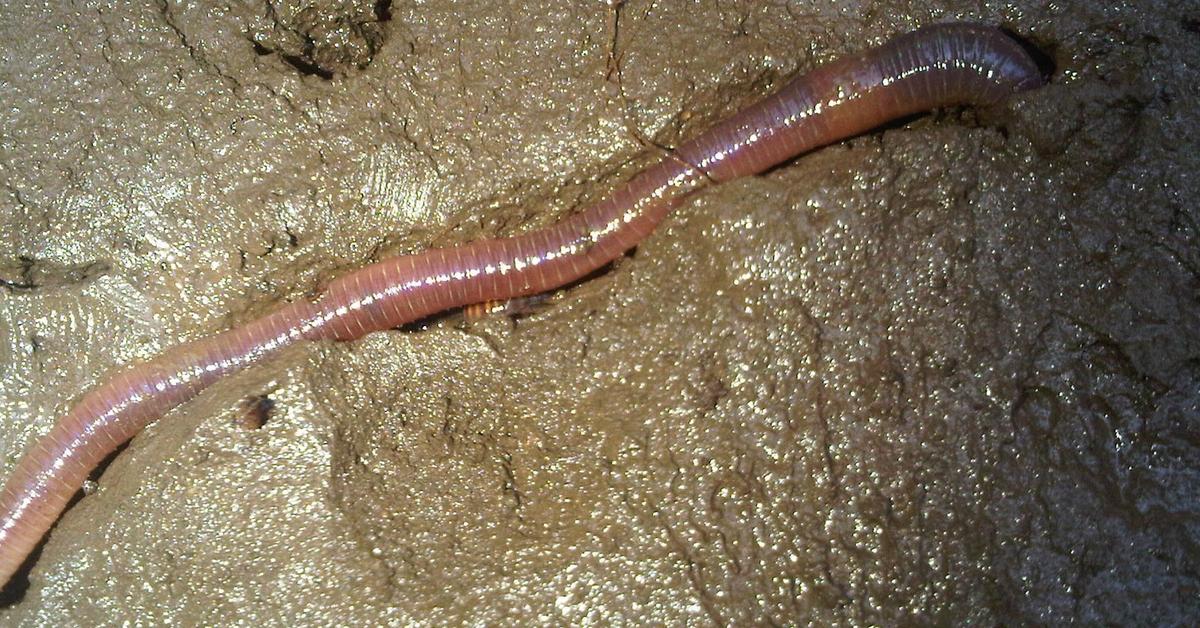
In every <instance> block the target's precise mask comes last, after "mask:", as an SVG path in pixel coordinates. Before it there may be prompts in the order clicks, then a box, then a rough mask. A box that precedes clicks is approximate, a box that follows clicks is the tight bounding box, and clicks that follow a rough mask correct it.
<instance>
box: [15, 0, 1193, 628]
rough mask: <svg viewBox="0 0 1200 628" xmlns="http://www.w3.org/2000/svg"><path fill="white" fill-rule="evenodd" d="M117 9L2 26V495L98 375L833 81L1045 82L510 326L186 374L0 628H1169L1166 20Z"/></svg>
mask: <svg viewBox="0 0 1200 628" xmlns="http://www.w3.org/2000/svg"><path fill="white" fill-rule="evenodd" d="M145 4H146V6H143V3H137V2H131V3H127V4H116V5H114V4H111V3H90V2H85V3H76V4H74V5H72V6H71V8H53V9H37V8H28V7H16V6H9V5H7V4H6V5H5V6H4V7H3V8H0V42H2V43H0V57H2V58H3V63H0V104H2V105H3V107H0V221H2V222H0V232H2V233H3V234H4V237H3V238H0V279H2V280H3V281H4V284H3V286H4V287H3V290H0V417H2V419H3V421H2V423H0V452H2V455H3V458H2V459H0V470H2V471H3V472H4V473H5V474H7V472H8V470H9V469H11V467H12V465H13V464H14V461H15V460H16V458H17V456H18V455H19V454H21V453H22V452H23V451H24V450H25V448H26V447H27V446H28V444H29V443H30V442H31V440H32V439H33V438H34V437H35V435H37V434H40V433H43V432H44V431H45V430H47V429H48V426H49V425H50V424H51V423H52V422H53V421H54V420H55V419H56V417H58V416H60V415H61V414H63V413H64V412H65V410H66V409H67V408H68V407H69V405H70V403H71V400H72V399H74V398H76V397H77V396H78V395H79V394H80V393H81V392H82V391H83V390H85V389H86V388H87V387H88V386H90V385H93V384H95V383H96V382H98V381H100V380H102V379H103V378H104V377H105V376H106V374H108V373H111V372H112V370H113V369H114V368H116V367H117V366H119V365H121V364H125V363H127V362H129V361H132V360H138V359H142V358H146V357H149V356H151V355H153V354H155V353H157V352H159V351H161V350H163V349H164V348H166V347H169V346H171V345H173V344H175V343H178V342H180V341H183V340H186V339H192V338H196V337H200V336H203V335H206V334H209V333H212V332H213V331H215V330H219V329H223V328H225V327H227V326H229V325H231V324H234V323H237V322H239V321H244V320H247V319H249V318H251V317H253V316H255V315H257V314H261V313H262V312H265V311H267V310H268V309H269V308H270V307H272V305H273V304H277V303H279V302H281V301H283V300H287V299H292V298H300V297H303V295H306V294H309V293H310V292H311V291H313V290H314V289H315V288H316V287H317V286H319V285H321V283H322V282H323V281H327V280H328V279H329V278H331V277H335V276H337V275H338V274H339V273H342V272H345V270H346V269H350V268H354V267H357V266H361V265H363V264H365V263H367V262H369V261H372V260H375V259H378V258H380V257H383V256H387V255H391V254H395V253H402V252H408V251H416V250H421V249H423V248H426V247H428V246H431V245H450V244H455V243H459V242H464V241H467V240H471V239H473V238H477V237H481V236H486V235H498V234H500V235H504V234H513V233H518V232H521V231H524V230H528V229H533V228H536V227H538V226H541V225H545V224H548V223H550V222H552V221H553V220H555V219H556V218H558V217H561V216H563V215H566V214H569V213H570V212H572V211H575V210H577V209H578V208H579V207H581V206H583V205H585V204H586V203H588V202H590V201H593V200H595V199H598V198H600V197H602V196H603V195H604V194H605V193H606V192H607V191H608V190H610V189H612V188H613V187H614V186H616V185H617V184H618V183H619V182H621V181H623V180H625V179H626V178H628V177H629V176H630V174H631V173H633V172H635V171H636V170H637V169H638V168H639V167H641V166H643V165H644V164H646V163H647V162H648V161H649V160H651V159H653V158H654V156H655V155H656V154H657V153H658V151H659V150H660V149H659V148H656V146H670V145H672V144H675V143H677V142H678V141H679V139H680V138H681V137H686V136H687V135H689V134H691V133H695V132H696V131H698V130H700V129H702V128H704V127H705V126H706V125H708V124H710V123H711V122H712V121H714V120H717V119H719V118H720V117H721V116H723V115H726V114H728V113H730V112H732V111H735V110H736V109H737V108H738V107H739V106H742V105H744V104H747V103H749V102H752V101H753V100H754V99H755V98H756V97H758V96H760V95H762V94H764V93H766V92H768V91H770V90H771V89H772V87H774V86H778V85H779V84H780V83H781V82H782V81H784V80H785V79H786V78H788V77H790V76H792V75H794V74H795V73H796V72H798V71H802V70H804V69H806V68H810V67H812V66H813V65H814V64H816V63H818V62H820V61H822V60H827V59H832V58H835V57H839V56H842V55H846V54H853V53H854V52H855V51H858V50H861V49H863V48H864V47H866V46H868V45H871V44H873V43H878V42H881V41H883V40H885V39H887V38H888V37H890V36H892V35H894V34H897V33H901V32H906V31H909V30H912V29H913V28H915V27H917V26H920V25H923V24H927V23H931V22H937V21H948V20H953V19H971V20H982V21H986V22H991V23H999V24H1002V25H1004V26H1005V27H1007V28H1009V29H1011V30H1012V31H1014V32H1016V33H1019V34H1020V35H1022V36H1023V37H1025V38H1027V39H1028V40H1029V42H1031V43H1033V44H1034V45H1036V46H1038V47H1040V48H1041V49H1042V50H1044V51H1045V53H1046V55H1047V57H1048V58H1049V60H1051V61H1052V62H1053V63H1054V65H1055V70H1054V73H1053V76H1052V83H1051V85H1050V86H1048V87H1046V88H1044V89H1042V90H1040V91H1037V92H1034V93H1030V94H1028V95H1025V96H1023V97H1021V98H1019V99H1016V100H1014V101H1013V102H1011V103H1009V104H1008V105H1006V106H1003V107H1000V108H997V109H994V110H990V111H983V112H977V111H949V112H941V113H938V114H935V115H931V116H924V117H920V118H917V119H915V120H911V121H908V122H907V123H904V124H896V125H892V126H891V127H889V128H887V129H885V130H880V131H877V132H874V133H870V134H868V135H866V136H863V137H860V138H857V139H854V140H852V141H849V142H845V143H842V144H839V145H837V146H834V147H830V148H827V149H824V150H820V151H816V152H814V153H811V154H809V155H807V156H804V157H802V158H800V159H797V160H795V161H794V162H792V163H790V164H788V165H786V166H784V167H781V168H778V169H776V170H774V171H772V172H771V173H769V174H768V175H766V176H763V177H758V178H753V179H750V180H743V181H738V182H734V183H731V184H727V185H723V186H720V187H716V188H713V189H710V190H708V191H705V192H703V193H701V194H700V195H698V196H697V197H696V198H695V200H694V201H693V202H691V203H690V204H688V205H687V206H685V207H684V208H683V209H682V210H680V211H679V212H678V213H677V214H676V215H674V216H672V217H671V218H669V219H668V220H667V222H666V223H665V224H664V225H663V226H662V227H661V228H660V229H659V230H658V231H657V232H656V233H654V234H653V235H652V236H651V237H650V238H649V239H648V240H646V241H645V242H644V243H643V245H641V246H639V247H638V248H637V249H636V251H635V252H633V253H632V254H631V255H629V256H627V257H625V258H623V259H621V260H620V261H619V262H618V263H617V264H615V265H614V267H612V268H611V269H609V270H608V271H607V272H605V273H603V274H601V275H599V276H597V277H594V278H592V279H590V280H588V281H585V282H582V283H580V284H579V285H576V286H573V287H571V288H569V289H566V290H563V291H560V292H558V293H556V294H554V295H553V296H552V297H551V298H550V299H549V300H548V301H547V302H545V303H543V304H541V305H540V307H538V308H536V309H533V310H532V311H523V312H519V313H512V314H499V315H493V316H490V317H485V318H483V319H478V320H475V319H473V320H464V319H462V318H461V317H456V316H447V317H442V318H439V319H436V320H432V321H428V322H427V323H426V324H424V325H419V326H414V328H412V329H406V330H403V331H393V332H384V333H377V334H374V335H371V336H369V337H367V338H365V339H363V340H360V341H356V342H349V343H344V344H333V343H330V344H318V345H312V346H305V347H300V348H297V349H295V350H292V351H290V352H289V353H287V354H286V355H284V356H282V358H281V359H278V360H275V361H273V362H271V363H270V364H266V365H263V366H261V367H258V368H254V369H252V370H250V371H248V372H245V373H242V374H239V375H237V376H235V377H233V378H231V379H229V380H228V381H224V382H221V383H219V384H218V385H216V386H215V387H214V388H213V389H211V390H209V391H207V392H205V393H204V394H202V395H201V396H200V397H199V398H198V399H197V400H195V401H194V402H192V403H189V404H186V405H185V406H183V407H181V408H178V409H176V410H175V411H172V412H171V413H169V414H168V415H167V416H166V417H165V418H164V420H162V421H161V422H160V423H158V424H156V425H154V426H152V427H151V428H150V429H148V430H146V431H145V432H144V433H143V434H141V435H140V436H138V437H137V438H135V439H134V440H133V441H132V444H131V445H130V446H129V447H128V448H127V449H125V450H124V451H123V452H121V453H120V454H119V455H118V456H116V457H115V459H113V461H112V462H111V464H110V465H109V466H107V468H106V469H105V470H104V472H103V474H102V475H100V476H99V477H98V488H95V487H93V488H94V490H89V494H88V495H87V496H86V497H84V498H83V499H82V500H80V501H79V502H78V503H77V504H76V505H75V506H74V507H73V508H72V509H71V510H70V511H69V512H68V513H67V514H66V515H65V516H64V518H63V519H62V520H61V522H60V524H59V525H58V526H57V527H56V528H55V529H54V531H53V532H52V534H51V535H50V538H49V541H48V542H47V543H46V544H45V546H44V550H43V551H42V552H41V553H40V555H39V556H37V558H36V561H34V562H33V563H32V570H31V571H30V572H28V573H26V574H24V575H22V577H21V578H20V579H19V581H18V582H17V584H16V586H15V587H13V588H10V590H9V596H10V598H12V597H16V598H17V601H16V602H10V605H9V606H8V607H7V609H5V610H4V611H3V614H2V615H0V621H2V622H4V623H11V624H23V625H39V624H42V625H50V624H56V625H62V624H83V625H87V624H96V623H110V622H111V623H118V622H121V621H126V620H129V621H133V620H137V621H142V622H145V623H147V624H162V623H177V624H199V623H204V624H219V623H227V622H230V621H234V620H238V619H240V620H242V621H244V622H246V623H266V624H273V623H279V622H282V621H285V620H286V621H289V623H302V624H325V623H371V622H380V621H389V622H395V623H400V622H405V623H407V622H418V621H420V622H428V623H431V624H445V623H459V622H472V623H489V624H490V623H509V622H512V623H519V624H531V623H533V624H557V623H570V624H580V623H598V624H608V623H612V622H637V623H663V624H672V625H678V624H695V625H704V624H709V623H736V624H740V625H745V624H749V623H758V622H764V623H767V622H771V623H808V622H814V621H815V622H821V623H826V622H831V623H854V624H867V623H883V624H894V623H908V622H916V623H928V622H935V623H958V622H964V621H974V622H978V623H983V624H993V623H1001V622H1002V623H1023V622H1039V623H1058V622H1060V621H1063V620H1069V619H1075V620H1078V621H1082V622H1085V623H1089V624H1091V623H1106V622H1111V623H1120V624H1129V623H1135V624H1136V623H1144V622H1150V621H1154V622H1156V623H1157V622H1161V623H1163V624H1193V625H1194V624H1195V623H1196V622H1198V621H1200V603H1198V602H1197V600H1198V599H1200V574H1198V565H1200V546H1198V543H1200V428H1198V427H1197V426H1198V425H1200V423H1198V421H1200V307H1198V305H1200V304H1198V303H1197V301H1198V300H1200V298H1198V295H1200V233H1198V229H1200V209H1198V208H1197V203H1196V202H1195V200H1194V199H1195V198H1196V197H1197V196H1198V195H1200V183H1198V179H1197V176H1196V172H1197V171H1198V170H1200V157H1198V155H1200V152H1198V151H1197V146H1198V141H1197V140H1198V137H1197V135H1198V132H1200V125H1198V124H1197V112H1200V98H1198V93H1197V85H1198V84H1200V68H1198V65H1200V55H1198V54H1197V52H1198V50H1200V10H1197V8H1196V7H1195V5H1187V6H1184V5H1182V4H1179V3H1171V2H1153V1H1142V2H1125V3H1097V2H1092V1H1090V0H1070V1H1067V2H1059V3H1043V2H1036V1H1032V0H1029V1H1026V0H1014V1H1012V2H1005V3H1000V2H987V3H980V2H967V1H962V2H955V1H946V2H928V1H920V2H918V1H915V0H913V1H905V0H887V1H871V0H858V1H853V0H850V1H845V2H837V1H833V0H817V1H814V2H787V3H784V2H772V3H750V2H746V3H733V2H700V3H691V2H655V3H647V2H633V1H631V2H625V3H620V4H619V7H617V8H613V7H611V6H609V5H607V4H606V3H601V2H592V3H576V2H562V3H557V4H556V3H529V2H512V3H508V4H504V3H471V2H435V3H427V2H417V3H412V2H393V3H388V2H371V1H361V2H355V1H353V0H344V1H342V2H336V1H330V2H312V3H304V2H276V3H274V4H273V8H268V6H267V5H265V4H264V3H261V2H247V3H232V4H231V5H228V6H227V5H223V4H220V3H217V5H219V6H217V5H214V6H213V7H209V6H205V7H199V6H194V5H192V4H185V3H180V2H177V1H176V0H166V1H160V2H157V3H145ZM1101 5H1109V6H1101ZM247 400H251V401H249V402H248V401H247ZM248 403H249V405H247V404H248ZM248 415H250V418H251V419H252V420H251V421H249V422H250V423H254V422H255V421H258V420H265V423H263V424H262V425H261V427H259V428H258V429H254V426H253V425H251V426H249V427H247V416H248Z"/></svg>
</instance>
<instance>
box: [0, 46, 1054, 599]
mask: <svg viewBox="0 0 1200 628" xmlns="http://www.w3.org/2000/svg"><path fill="white" fill-rule="evenodd" d="M1040 84H1041V75H1040V73H1039V72H1038V69H1037V66H1036V64H1035V63H1034V62H1033V60H1032V59H1031V58H1030V57H1029V55H1028V54H1027V53H1026V52H1025V51H1024V50H1023V49H1022V48H1021V46H1019V45H1018V44H1017V43H1016V42H1015V41H1013V40H1012V39H1011V38H1009V37H1008V36H1006V35H1005V34H1004V33H1002V32H1001V31H999V30H997V29H995V28H991V27H987V26H981V25H974V24H944V25H937V26H930V27H926V28H923V29H920V30H918V31H915V32H913V33H910V34H908V35H904V36H901V37H898V38H896V39H894V40H892V41H891V42H889V43H887V44H885V45H883V46H880V47H878V48H874V49H872V50H869V51H867V52H865V53H863V54H862V55H860V56H857V57H850V58H845V59H840V60H838V61H834V62H832V63H829V64H827V65H824V66H821V67H819V68H817V69H815V70H813V71H812V72H810V73H808V74H806V75H804V76H801V77H799V78H796V79H794V80H793V81H791V82H790V83H788V84H787V85H786V86H785V87H784V88H783V89H781V90H780V91H779V92H778V93H776V94H774V95H772V96H768V97H767V98H765V99H764V100H762V101H760V102H758V103H757V104H755V105H752V106H751V107H749V108H747V109H745V110H743V111H741V112H740V113H738V114H736V115H734V116H733V117H731V118H729V119H727V120H725V121H724V122H722V123H720V124H718V125H717V126H715V127H713V128H712V129H710V130H708V131H707V132H705V133H703V134H701V135H700V136H699V137H696V138H695V139H692V140H691V141H688V142H687V143H685V144H683V145H682V146H680V147H679V148H678V149H677V150H676V151H675V152H674V153H673V154H672V155H669V156H667V157H665V158H663V159H662V160H661V161H660V162H659V163H657V164H655V165H653V166H650V167H649V168H647V169H646V170H644V171H642V172H641V173H639V174H638V175H636V176H635V177H634V178H633V179H632V180H631V181H630V182H629V183H628V184H626V185H625V186H624V187H622V188H620V189H618V190H616V191H615V192H613V193H612V195H610V196H609V197H608V198H606V199H605V200H603V201H601V202H599V203H597V204H596V205H594V206H592V207H591V208H589V209H587V210H586V211H583V212H580V213H578V214H576V215H574V216H571V217H569V218H567V219H564V220H562V221H560V222H558V223H556V224H553V225H551V226H549V227H546V228H545V229H541V230H538V231H533V232H530V233H525V234H521V235H517V236H513V237H508V238H498V239H489V240H480V241H477V242H472V243H469V244H465V245H462V246H457V247H454V248H448V249H432V250H428V251H425V252H422V253H418V254H415V255H406V256H402V257H395V258H391V259H386V260H383V261H381V262H378V263H375V264H371V265H369V266H367V267H365V268H362V269H360V270H358V271H355V272H353V273H350V274H349V275H346V276H344V277H342V278H340V279H338V280H336V281H334V282H333V283H331V284H330V285H329V287H328V289H327V291H326V292H325V293H324V294H323V295H322V296H321V298H319V299H318V300H316V301H315V302H313V301H301V302H297V303H291V304H288V305H285V306H283V307H281V308H280V309H278V310H276V311H275V312H273V313H272V314H269V315H267V316H264V317H262V318H260V319H258V320H255V321H252V322H250V323H247V324H246V325H243V326H241V327H237V328H234V329H230V330H227V331H224V332H221V333H219V334H217V335H215V336H212V337H210V338H206V339H202V340H197V341H193V342H188V343H185V344H182V345H179V346H177V347H174V348H172V349H170V350H169V351H166V352H165V353H163V354H162V355H161V356H158V357H157V358H155V359H153V360H151V361H148V362H144V363H140V364H135V365H132V366H130V367H129V368H127V369H125V370H124V371H122V372H120V373H119V374H117V375H116V376H115V377H114V378H113V379H111V380H109V381H107V382H105V383H104V384H102V385H100V386H98V387H97V388H95V389H93V390H91V391H90V392H88V393H87V394H85V395H84V396H83V397H82V399H80V401H79V403H78V404H76V405H75V406H74V407H73V408H72V409H71V411H70V412H69V413H68V414H67V415H66V416H65V417H63V418H62V419H61V420H60V421H59V422H58V423H57V424H56V425H55V426H54V427H53V428H52V429H51V430H50V432H49V433H48V434H46V435H45V436H43V437H42V438H41V439H40V440H38V441H37V442H36V443H35V444H34V446H33V447H32V449H30V450H29V452H28V453H26V455H25V457H24V458H22V459H21V461H20V462H19V463H18V464H17V466H16V468H15V469H14V470H13V472H12V476H11V477H10V478H9V480H8V483H7V484H6V485H5V487H4V492H3V495H0V584H3V583H6V582H7V581H8V580H9V578H11V576H12V575H13V573H14V572H15V571H16V570H17V569H18V568H19V567H20V565H21V563H22V562H23V561H24V560H25V558H26V557H27V556H28V555H29V553H30V552H31V551H32V549H33V548H34V547H35V546H36V545H37V543H38V541H39V540H41V538H42V537H43V536H44V535H45V534H46V532H47V531H48V530H49V529H50V527H51V526H52V525H53V524H54V522H55V521H56V520H57V519H58V517H59V515H60V514H61V513H62V511H63V508H64V507H65V506H66V504H67V502H68V501H69V500H70V499H71V497H72V495H74V493H75V492H76V491H77V490H78V489H79V487H80V486H81V485H82V484H83V481H84V480H85V479H86V478H87V475H88V474H89V473H90V472H91V470H92V469H94V468H95V467H96V465H97V464H98V463H99V462H100V461H101V460H102V459H104V457H105V456H107V455H108V454H110V453H111V452H112V451H114V450H115V449H116V448H117V447H118V446H119V445H120V444H121V443H123V442H125V441H127V440H129V439H130V438H132V437H133V436H134V435H135V434H137V433H138V432H139V431H141V430H142V428H144V427H145V426H146V425H147V424H149V423H150V422H151V421H154V420H156V419H158V418H159V417H161V416H162V415H163V414H164V413H165V412H167V411H168V410H170V409H171V408H174V407H175V406H177V405H179V404H181V403H183V402H184V401H187V400H188V399H191V398H192V397H194V396H195V395H196V394H197V393H199V392H200V391H201V390H203V389H204V388H205V387H207V386H209V385H210V384H212V383H213V382H214V381H216V380H217V379H219V378H221V377H223V376H225V375H227V374H229V373H232V372H234V371H237V370H239V369H243V368H245V367H247V366H249V365H251V364H254V363H256V362H258V361H260V360H263V359H264V358H266V357H268V356H270V355H272V354H274V353H276V352H277V351H279V350H280V349H282V348H283V347H285V346H288V345H290V344H292V343H294V342H296V341H299V340H322V339H337V340H350V339H354V338H359V337H361V336H363V335H364V334H368V333H371V332H373V331H379V330H384V329H390V328H393V327H396V326H398V325H402V324H404V323H406V322H409V321H413V320H417V319H420V318H422V317H424V316H427V315H429V314H433V313H435V312H439V311H442V310H446V309H449V308H452V307H457V306H462V305H468V304H472V303H479V302H483V301H489V300H500V299H509V298H513V297H518V296H524V295H531V294H536V293H539V292H544V291H546V290H549V289H552V288H555V287H558V286H562V285H564V284H566V283H569V282H571V281H574V280H576V279H579V278H581V277H583V276H585V275H586V274H587V273H589V272H591V271H593V270H595V269H597V268H600V267H601V266H603V265H604V264H606V263H608V262H609V261H611V260H613V259H614V258H616V257H617V256H618V255H620V254H621V253H622V252H624V251H626V250H628V249H630V248H632V247H633V246H634V245H636V244H637V243H638V241H640V240H641V239H642V238H643V237H645V236H646V235H647V234H649V233H650V232H651V231H652V230H653V229H654V227H655V226H656V225H658V223H659V222H660V221H662V219H663V218H664V217H665V216H666V215H667V213H668V212H670V211H671V210H672V209H673V208H675V207H677V206H678V205H680V203H682V202H683V200H684V199H685V198H687V197H688V196H689V195H690V194H691V193H692V192H694V191H696V190H697V189H699V188H702V187H704V186H706V185H707V184H709V183H710V182H722V181H729V180H731V179H736V178H738V177H742V176H746V175H751V174H756V173H759V172H762V171H763V170H765V169H767V168H770V167H771V166H774V165H776V164H779V163H781V162H784V161H786V160H788V159H791V158H792V157H795V156H796V155H798V154H800V153H803V152H805V151H808V150H811V149H813V148H816V147H819V146H823V145H826V144H829V143H831V142H835V141H837V140H840V139H844V138H846V137H850V136H853V135H857V134H859V133H862V132H863V131H866V130H869V129H871V128H873V127H876V126H878V125H880V124H882V123H884V122H887V121H889V120H893V119H896V118H899V117H903V116H907V115H911V114H914V113H919V112H922V111H926V110H929V109H933V108H936V107H943V106H949V105H957V104H975V105H990V104H993V103H996V102H999V101H1001V100H1004V99H1005V98H1007V97H1008V96H1010V95H1012V94H1014V93H1016V92H1018V91H1021V90H1024V89H1029V88H1032V87H1036V86H1038V85H1040Z"/></svg>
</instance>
